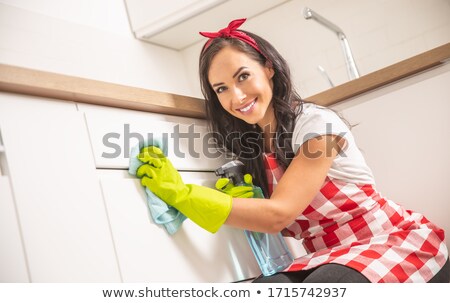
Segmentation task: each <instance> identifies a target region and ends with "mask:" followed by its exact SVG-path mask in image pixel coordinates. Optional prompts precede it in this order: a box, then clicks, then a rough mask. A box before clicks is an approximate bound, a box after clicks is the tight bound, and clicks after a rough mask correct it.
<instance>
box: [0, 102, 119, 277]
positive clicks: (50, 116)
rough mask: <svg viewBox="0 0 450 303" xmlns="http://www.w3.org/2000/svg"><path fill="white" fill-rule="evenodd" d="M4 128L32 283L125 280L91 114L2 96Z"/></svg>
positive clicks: (0, 124)
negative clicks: (89, 127) (98, 172)
mask: <svg viewBox="0 0 450 303" xmlns="http://www.w3.org/2000/svg"><path fill="white" fill-rule="evenodd" d="M0 129H1V134H2V139H3V143H4V153H5V157H6V165H7V166H8V169H7V171H8V174H9V178H10V181H11V185H12V191H13V194H14V199H15V202H16V206H17V214H18V217H19V222H20V229H21V231H22V235H23V240H24V246H25V251H26V257H27V260H28V265H29V271H30V280H31V281H32V282H92V281H97V282H119V281H120V275H119V270H118V265H117V259H116V256H115V253H114V246H113V242H112V237H111V232H110V228H109V223H108V220H107V216H106V211H105V206H104V202H103V197H102V194H101V188H100V185H99V183H98V178H97V176H96V173H95V165H94V161H93V156H92V151H91V147H90V142H89V137H88V134H87V130H86V126H85V122H84V117H83V115H82V114H80V113H78V112H77V110H76V106H75V104H74V103H71V102H62V101H61V102H59V101H54V100H46V99H43V98H36V97H26V96H20V95H15V94H6V93H2V94H0Z"/></svg>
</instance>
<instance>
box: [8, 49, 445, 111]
mask: <svg viewBox="0 0 450 303" xmlns="http://www.w3.org/2000/svg"><path fill="white" fill-rule="evenodd" d="M449 59H450V43H447V44H444V45H441V46H439V47H437V48H434V49H432V50H430V51H427V52H424V53H422V54H419V55H417V56H414V57H411V58H409V59H406V60H403V61H401V62H398V63H396V64H393V65H390V66H388V67H385V68H382V69H380V70H378V71H376V72H373V73H370V74H367V75H364V76H362V77H360V78H358V79H356V80H353V81H350V82H346V83H344V84H342V85H339V86H336V87H334V88H331V89H329V90H326V91H323V92H321V93H319V94H316V95H313V96H311V97H308V98H306V99H305V100H306V101H311V102H314V103H317V104H320V105H323V106H330V105H333V104H335V103H338V102H341V101H344V100H346V99H349V98H352V97H355V96H357V95H360V94H363V93H366V92H368V91H370V90H373V89H376V88H379V87H381V86H384V85H386V84H389V83H392V82H395V81H398V80H400V79H402V78H405V77H408V76H411V75H413V74H416V73H419V72H421V71H424V70H426V69H429V68H431V67H434V66H437V65H440V64H443V63H444V62H445V61H448V60H449ZM0 91H6V92H14V93H20V94H26V95H33V96H40V97H49V98H55V99H61V100H68V101H74V102H81V103H89V104H97V105H105V106H112V107H120V108H126V109H134V110H140V111H148V112H154V113H160V114H168V115H176V116H184V117H193V118H204V117H205V102H204V100H202V99H198V98H193V97H187V96H181V95H176V94H171V93H165V92H158V91H153V90H148V89H143V88H136V87H130V86H125V85H120V84H114V83H108V82H102V81H97V80H90V79H84V78H79V77H74V76H67V75H62V74H57V73H51V72H45V71H39V70H34V69H29V68H24V67H18V66H11V65H5V64H0Z"/></svg>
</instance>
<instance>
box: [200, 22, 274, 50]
mask: <svg viewBox="0 0 450 303" xmlns="http://www.w3.org/2000/svg"><path fill="white" fill-rule="evenodd" d="M246 20H247V19H246V18H243V19H236V20H233V21H231V22H230V23H229V24H228V26H227V27H225V28H222V29H221V30H219V31H218V32H200V35H202V36H204V37H206V38H209V40H208V41H207V42H206V44H205V47H204V49H207V48H208V47H209V45H210V44H211V42H212V41H213V40H214V39H215V38H235V39H239V40H241V41H244V42H245V43H247V44H249V45H250V46H251V47H253V48H254V49H255V50H257V51H258V52H259V53H260V54H261V55H263V56H264V57H265V55H264V54H263V53H262V52H261V50H260V49H259V47H258V44H257V43H256V41H255V39H253V38H252V37H250V36H249V35H247V34H246V33H244V32H241V31H238V30H237V29H238V28H239V27H240V26H241V25H242V24H243V23H244V22H245V21H246Z"/></svg>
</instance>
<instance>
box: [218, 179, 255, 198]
mask: <svg viewBox="0 0 450 303" xmlns="http://www.w3.org/2000/svg"><path fill="white" fill-rule="evenodd" d="M244 182H245V183H246V184H248V185H240V186H234V184H233V183H231V182H230V179H228V178H220V179H219V180H217V181H216V188H217V189H218V190H220V191H221V192H224V193H226V194H227V195H230V196H232V197H233V198H253V196H254V192H253V178H252V175H250V174H245V175H244Z"/></svg>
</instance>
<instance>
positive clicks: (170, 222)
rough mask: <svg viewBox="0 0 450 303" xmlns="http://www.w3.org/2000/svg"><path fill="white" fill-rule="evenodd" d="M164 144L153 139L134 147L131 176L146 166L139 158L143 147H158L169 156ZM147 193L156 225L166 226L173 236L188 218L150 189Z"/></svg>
mask: <svg viewBox="0 0 450 303" xmlns="http://www.w3.org/2000/svg"><path fill="white" fill-rule="evenodd" d="M150 141H151V142H150ZM162 142H163V140H162V139H161V138H153V139H152V140H144V141H142V142H141V141H140V142H139V144H138V145H136V146H134V147H133V148H132V149H131V152H130V167H129V169H128V172H129V173H130V174H131V175H133V176H136V172H137V170H138V168H139V167H140V166H141V165H142V164H144V163H143V162H142V161H140V160H139V159H138V158H137V156H138V155H139V153H140V150H141V149H142V148H143V147H146V146H149V145H154V146H157V147H159V148H160V149H161V150H162V151H163V152H164V154H165V155H166V156H167V146H163V144H162ZM145 193H146V195H147V205H148V208H149V210H150V214H151V216H152V219H153V221H154V222H155V223H156V224H159V225H162V226H164V228H165V229H166V231H167V232H168V233H169V234H170V235H173V234H174V233H175V232H177V230H178V229H179V228H180V226H181V224H182V223H183V221H184V220H186V216H185V215H183V214H182V213H180V212H179V211H178V210H177V209H176V208H173V207H172V206H169V205H167V204H166V203H165V202H164V201H163V200H161V199H160V198H158V197H157V196H156V195H155V194H154V193H153V192H151V191H150V190H149V189H148V188H145Z"/></svg>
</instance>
